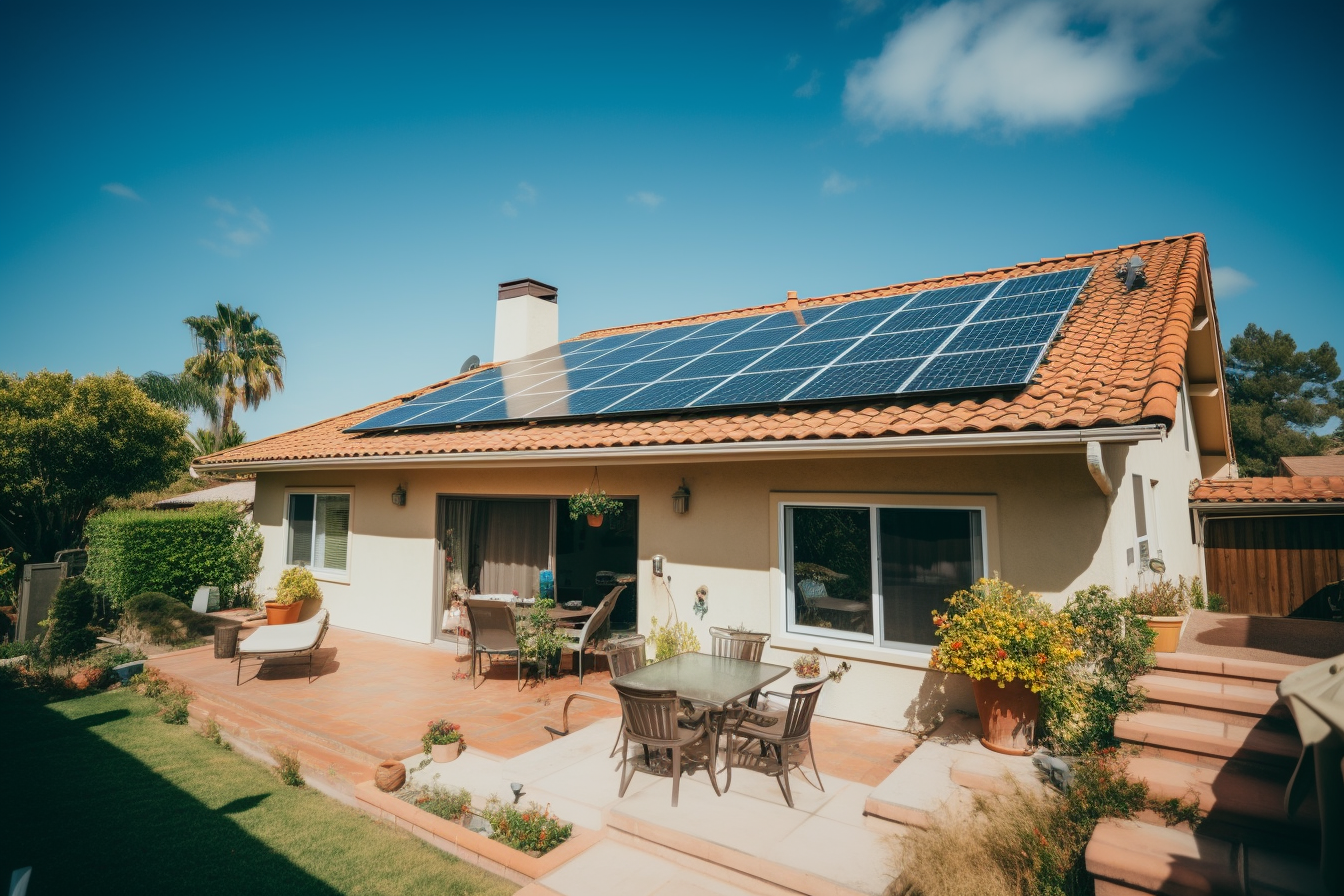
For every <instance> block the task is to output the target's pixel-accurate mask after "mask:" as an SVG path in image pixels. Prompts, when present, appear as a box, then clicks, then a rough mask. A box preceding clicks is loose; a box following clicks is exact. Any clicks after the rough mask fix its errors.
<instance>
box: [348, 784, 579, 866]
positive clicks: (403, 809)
mask: <svg viewBox="0 0 1344 896" xmlns="http://www.w3.org/2000/svg"><path fill="white" fill-rule="evenodd" d="M417 793H419V791H418V790H417V789H415V788H410V789H408V790H406V791H403V795H404V796H406V797H409V798H410V799H412V800H414V799H415V794H417ZM355 799H356V801H357V802H358V804H359V806H360V808H362V809H364V810H365V811H366V812H369V813H370V814H372V815H375V816H377V817H379V818H382V819H383V820H385V821H389V822H392V823H394V824H396V825H397V826H398V827H401V828H404V829H406V830H408V831H410V832H411V833H413V834H415V835H416V836H417V837H419V838H421V839H422V840H425V841H426V842H428V843H431V844H433V845H434V846H437V847H438V848H439V849H442V850H444V851H445V852H448V853H451V854H452V855H455V856H457V857H458V858H460V859H462V860H463V861H466V862H471V863H472V864H474V865H478V866H480V867H481V868H483V869H485V870H487V871H492V872H494V873H495V874H498V875H500V876H501V877H504V878H507V879H508V880H511V881H513V882H515V883H518V884H523V885H525V884H528V883H531V882H532V881H534V880H536V879H537V878H539V877H542V876H543V875H546V874H549V873H550V872H551V871H554V870H555V869H556V868H558V867H560V866H561V865H563V864H564V863H566V862H568V861H569V860H570V859H572V858H574V857H575V856H577V855H578V854H579V853H581V852H583V851H584V850H586V849H588V847H590V846H592V845H594V844H595V843H597V842H598V840H600V839H601V835H600V834H598V832H597V831H589V830H585V829H583V828H580V827H573V831H572V833H571V834H570V836H569V837H568V838H567V839H565V840H564V842H562V843H561V844H560V845H559V846H557V847H555V848H554V849H552V850H550V851H549V852H547V853H545V854H544V855H540V856H538V855H530V854H528V853H526V852H521V851H519V850H517V849H513V848H512V847H509V846H506V845H504V844H503V843H500V842H497V841H495V840H492V839H491V838H490V837H487V836H486V835H485V834H480V833H477V832H476V831H473V830H471V829H470V828H468V827H466V826H465V825H464V824H463V823H462V822H461V820H449V819H445V818H441V817H439V816H438V815H434V814H432V813H430V812H426V811H425V810H424V809H421V808H418V807H417V806H415V805H414V804H413V802H408V801H407V799H404V798H403V797H402V796H398V795H397V794H392V793H383V792H382V791H381V790H379V789H378V788H377V787H376V786H375V785H374V783H373V782H372V781H365V782H363V783H361V784H357V785H355ZM474 814H479V810H474Z"/></svg>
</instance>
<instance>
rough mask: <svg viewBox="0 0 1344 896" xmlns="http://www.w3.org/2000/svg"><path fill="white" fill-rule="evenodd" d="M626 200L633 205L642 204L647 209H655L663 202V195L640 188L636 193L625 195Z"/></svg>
mask: <svg viewBox="0 0 1344 896" xmlns="http://www.w3.org/2000/svg"><path fill="white" fill-rule="evenodd" d="M625 200H626V202H632V203H634V204H635V205H642V206H644V207H645V208H648V209H655V208H657V207H658V206H660V205H662V204H663V197H662V196H659V195H658V194H657V193H653V192H650V191H648V190H640V191H639V192H637V193H631V194H630V195H629V196H627V197H625Z"/></svg>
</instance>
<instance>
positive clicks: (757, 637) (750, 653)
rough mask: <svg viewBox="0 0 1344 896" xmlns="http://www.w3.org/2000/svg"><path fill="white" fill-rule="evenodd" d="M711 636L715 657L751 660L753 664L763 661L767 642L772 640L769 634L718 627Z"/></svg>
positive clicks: (711, 632)
mask: <svg viewBox="0 0 1344 896" xmlns="http://www.w3.org/2000/svg"><path fill="white" fill-rule="evenodd" d="M709 636H710V637H711V638H713V639H714V655H715V656H727V657H732V658H733V659H735V660H749V661H750V662H753V663H759V662H760V661H761V654H762V653H764V652H765V642H766V641H769V640H770V634H769V632H742V631H737V630H736V629H731V628H718V627H717V626H716V627H714V628H711V629H710V630H709Z"/></svg>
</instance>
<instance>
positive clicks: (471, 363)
mask: <svg viewBox="0 0 1344 896" xmlns="http://www.w3.org/2000/svg"><path fill="white" fill-rule="evenodd" d="M480 366H481V358H480V356H479V355H472V356H471V357H470V358H468V359H467V360H465V361H463V362H462V369H461V370H459V371H458V373H466V372H467V371H468V370H475V369H476V368H477V367H480Z"/></svg>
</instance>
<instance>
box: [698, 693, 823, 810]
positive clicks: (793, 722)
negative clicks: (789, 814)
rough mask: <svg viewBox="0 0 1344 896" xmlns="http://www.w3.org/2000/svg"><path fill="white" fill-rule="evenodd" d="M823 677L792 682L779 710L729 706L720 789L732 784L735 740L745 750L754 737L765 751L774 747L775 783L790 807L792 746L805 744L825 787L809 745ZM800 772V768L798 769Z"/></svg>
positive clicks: (814, 769) (814, 755) (781, 695)
mask: <svg viewBox="0 0 1344 896" xmlns="http://www.w3.org/2000/svg"><path fill="white" fill-rule="evenodd" d="M825 683H826V679H824V678H823V679H821V680H820V681H815V682H805V683H803V684H799V685H795V686H794V688H793V693H791V694H789V695H788V700H789V702H788V705H787V706H786V707H785V708H784V709H782V710H757V709H751V708H749V707H745V706H740V705H739V706H737V707H729V709H728V716H729V722H728V725H727V728H728V777H727V779H726V780H725V782H724V785H723V789H724V790H727V789H728V788H730V787H732V786H733V755H734V754H735V753H736V752H737V751H738V747H737V741H738V740H739V739H740V740H741V741H742V746H741V749H742V751H743V752H744V753H745V751H746V747H747V745H748V744H749V743H750V742H751V741H753V740H755V741H758V742H760V745H761V751H762V753H763V754H764V753H765V751H766V750H767V749H770V748H773V750H774V753H775V758H776V759H777V760H778V762H779V770H778V772H769V774H774V775H777V777H776V778H775V781H776V783H778V784H779V789H780V790H781V791H782V792H783V794H784V801H785V802H786V803H788V804H789V808H790V809H792V808H793V791H792V790H791V789H790V787H789V769H790V768H791V767H792V766H793V765H794V764H795V763H793V762H792V756H791V755H790V754H791V751H792V750H793V748H794V747H798V746H802V745H803V744H804V743H806V744H807V755H808V757H809V758H810V759H811V760H812V772H813V773H814V774H815V775H816V776H817V787H818V788H820V789H821V790H823V791H824V790H825V789H826V788H825V787H823V786H822V783H821V772H820V771H818V770H817V753H816V751H815V750H813V749H812V713H813V712H815V711H816V708H817V700H818V699H819V698H820V697H821V687H822V685H824V684H825ZM766 693H767V694H770V695H772V696H777V697H783V696H785V695H783V694H779V693H776V692H774V691H767V692H766ZM799 774H802V769H801V768H800V769H799Z"/></svg>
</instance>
